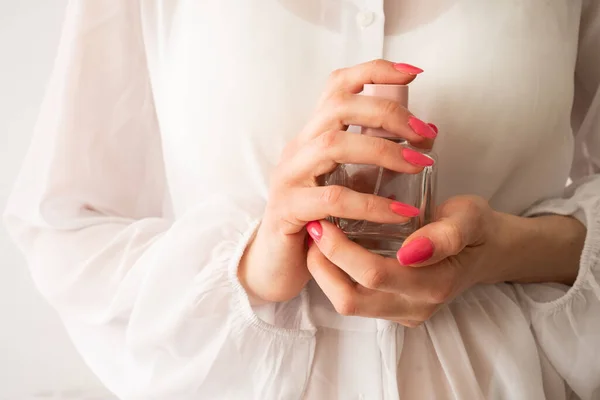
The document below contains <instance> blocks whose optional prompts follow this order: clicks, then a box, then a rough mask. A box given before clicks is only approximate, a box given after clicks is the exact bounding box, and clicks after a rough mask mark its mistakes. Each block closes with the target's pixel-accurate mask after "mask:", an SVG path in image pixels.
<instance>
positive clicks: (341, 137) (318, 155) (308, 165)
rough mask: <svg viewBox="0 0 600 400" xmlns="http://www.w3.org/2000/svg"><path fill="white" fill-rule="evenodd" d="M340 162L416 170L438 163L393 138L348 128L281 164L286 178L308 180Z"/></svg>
mask: <svg viewBox="0 0 600 400" xmlns="http://www.w3.org/2000/svg"><path fill="white" fill-rule="evenodd" d="M338 164H364V165H378V166H380V167H383V168H387V169H390V170H392V171H396V172H401V173H407V174H416V173H418V172H421V171H422V170H423V167H428V166H431V165H433V164H434V160H433V158H431V157H429V156H427V155H425V154H422V153H421V152H419V151H416V150H413V149H410V148H407V147H405V146H402V145H401V144H398V143H394V142H393V141H391V140H387V139H383V138H378V137H372V136H365V135H357V134H354V133H349V132H345V131H330V132H326V133H324V134H322V135H320V136H318V137H317V138H315V139H313V140H311V141H310V142H309V143H307V144H305V145H304V146H302V147H301V148H300V149H299V150H298V151H297V152H296V154H295V155H294V156H293V157H291V158H290V159H289V160H288V161H287V162H285V163H282V164H281V166H280V167H281V170H280V174H281V175H280V176H281V177H282V178H284V179H285V180H292V181H305V180H306V179H307V178H309V179H312V178H316V177H318V176H321V175H323V174H325V173H328V172H331V171H333V170H334V169H335V168H336V167H337V165H338Z"/></svg>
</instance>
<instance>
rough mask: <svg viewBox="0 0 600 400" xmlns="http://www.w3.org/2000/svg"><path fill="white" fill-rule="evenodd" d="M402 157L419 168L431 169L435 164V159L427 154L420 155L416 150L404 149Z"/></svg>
mask: <svg viewBox="0 0 600 400" xmlns="http://www.w3.org/2000/svg"><path fill="white" fill-rule="evenodd" d="M402 157H404V159H405V160H406V161H407V162H409V163H411V164H412V165H416V166H417V167H431V166H432V165H433V163H434V161H433V159H431V158H429V157H427V156H426V155H425V154H422V153H419V152H418V151H416V150H413V149H408V148H404V149H402Z"/></svg>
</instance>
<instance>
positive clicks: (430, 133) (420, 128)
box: [408, 116, 437, 139]
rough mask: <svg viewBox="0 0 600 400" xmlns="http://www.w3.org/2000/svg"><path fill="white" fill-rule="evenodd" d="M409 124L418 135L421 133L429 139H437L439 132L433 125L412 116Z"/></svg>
mask: <svg viewBox="0 0 600 400" xmlns="http://www.w3.org/2000/svg"><path fill="white" fill-rule="evenodd" d="M408 126H410V127H411V128H412V130H413V131H415V133H416V134H417V135H421V136H423V137H426V138H428V139H435V137H436V136H437V133H436V132H435V131H434V130H433V128H432V127H431V126H429V125H427V124H426V123H425V122H423V121H421V120H420V119H419V118H417V117H414V116H411V117H410V118H409V119H408Z"/></svg>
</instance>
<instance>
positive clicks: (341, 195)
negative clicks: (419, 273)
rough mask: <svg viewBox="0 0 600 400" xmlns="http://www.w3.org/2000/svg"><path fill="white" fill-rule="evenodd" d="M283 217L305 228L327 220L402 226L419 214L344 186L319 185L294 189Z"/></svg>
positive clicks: (397, 203)
mask: <svg viewBox="0 0 600 400" xmlns="http://www.w3.org/2000/svg"><path fill="white" fill-rule="evenodd" d="M282 206H284V207H285V210H281V214H282V215H284V216H285V218H286V219H287V220H289V221H297V223H298V225H304V224H306V222H308V221H315V220H320V219H324V218H327V217H330V216H331V217H337V218H348V219H354V220H366V221H371V222H379V223H390V224H401V223H406V222H407V221H409V220H410V218H413V217H416V216H418V215H419V213H420V210H419V209H418V208H416V207H413V206H410V205H407V204H404V203H400V202H397V201H393V200H389V199H386V198H384V197H379V196H376V195H373V194H364V193H358V192H355V191H353V190H350V189H348V188H346V187H343V186H320V187H311V188H298V189H292V191H291V195H290V196H289V198H288V199H287V200H286V202H285V204H283V205H282Z"/></svg>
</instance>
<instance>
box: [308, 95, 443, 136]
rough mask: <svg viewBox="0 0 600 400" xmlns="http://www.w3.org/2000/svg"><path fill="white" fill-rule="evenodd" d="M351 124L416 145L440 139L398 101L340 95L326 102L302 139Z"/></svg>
mask: <svg viewBox="0 0 600 400" xmlns="http://www.w3.org/2000/svg"><path fill="white" fill-rule="evenodd" d="M349 125H357V126H362V127H365V128H374V129H383V130H385V131H386V132H389V133H390V134H391V135H393V136H394V137H397V138H402V139H406V140H408V141H409V142H411V143H414V144H417V145H418V144H420V143H422V142H426V141H427V140H428V139H434V138H435V137H436V136H437V134H436V132H435V130H434V129H433V128H432V127H431V126H430V125H428V124H427V123H425V122H423V121H421V120H420V119H418V118H416V117H415V116H414V115H412V114H411V112H410V111H408V110H407V109H406V108H404V107H403V106H402V105H401V104H399V103H397V102H395V101H392V100H388V99H382V98H377V97H367V96H361V95H356V94H351V93H347V92H337V93H335V94H334V95H332V96H331V97H330V98H328V100H327V101H326V102H324V103H323V105H322V106H321V107H320V110H319V113H318V114H317V115H316V116H315V117H314V118H313V119H312V120H311V121H310V122H309V124H308V125H307V127H306V128H305V130H304V132H303V133H302V134H301V140H303V141H307V140H310V139H312V138H315V137H317V136H319V135H320V134H322V133H323V132H326V131H330V130H334V131H339V130H346V128H347V127H348V126H349Z"/></svg>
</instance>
